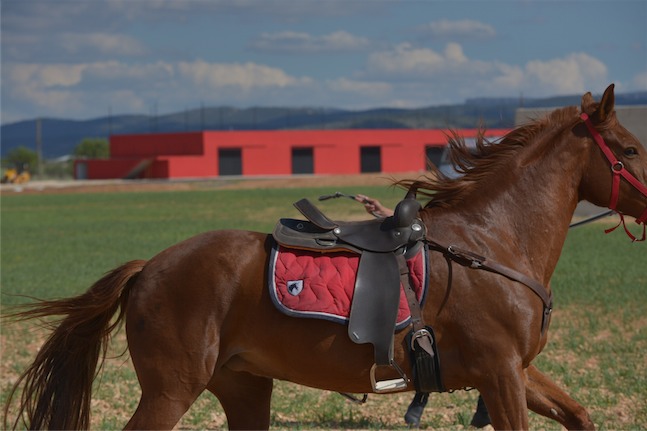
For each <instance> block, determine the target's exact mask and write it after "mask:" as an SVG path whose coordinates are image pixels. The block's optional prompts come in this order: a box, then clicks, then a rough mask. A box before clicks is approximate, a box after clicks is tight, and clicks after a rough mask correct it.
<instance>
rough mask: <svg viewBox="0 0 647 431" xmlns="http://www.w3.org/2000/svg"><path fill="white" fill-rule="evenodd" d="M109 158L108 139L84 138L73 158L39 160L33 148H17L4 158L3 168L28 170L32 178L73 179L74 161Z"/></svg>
mask: <svg viewBox="0 0 647 431" xmlns="http://www.w3.org/2000/svg"><path fill="white" fill-rule="evenodd" d="M108 158H110V144H109V142H108V140H107V139H106V138H84V139H83V140H81V142H79V143H78V144H77V145H76V146H75V147H74V151H73V152H72V157H71V158H69V159H64V160H39V157H38V153H37V152H36V151H34V150H32V149H31V148H28V147H26V146H22V145H21V146H18V147H15V148H13V149H11V150H10V151H9V152H8V153H7V155H6V156H5V157H3V158H2V168H3V169H17V170H18V171H23V170H28V171H29V172H30V174H31V175H32V176H34V175H36V176H40V175H42V177H43V178H71V177H73V172H74V171H73V170H74V160H77V159H108Z"/></svg>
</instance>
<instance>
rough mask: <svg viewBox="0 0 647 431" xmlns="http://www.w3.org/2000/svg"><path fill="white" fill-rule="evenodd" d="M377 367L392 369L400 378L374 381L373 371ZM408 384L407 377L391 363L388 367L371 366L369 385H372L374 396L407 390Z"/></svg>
mask: <svg viewBox="0 0 647 431" xmlns="http://www.w3.org/2000/svg"><path fill="white" fill-rule="evenodd" d="M378 367H389V368H393V369H394V370H395V371H397V372H398V374H399V375H400V378H397V379H391V380H380V381H376V380H375V370H376V369H377V368H378ZM408 383H409V379H408V378H407V375H406V374H405V373H404V371H402V369H401V368H400V367H399V366H398V364H397V363H395V362H393V361H392V362H391V363H390V364H389V365H377V364H373V366H372V367H371V385H373V392H375V393H376V394H384V393H388V392H396V391H401V390H403V389H406V388H407V384H408Z"/></svg>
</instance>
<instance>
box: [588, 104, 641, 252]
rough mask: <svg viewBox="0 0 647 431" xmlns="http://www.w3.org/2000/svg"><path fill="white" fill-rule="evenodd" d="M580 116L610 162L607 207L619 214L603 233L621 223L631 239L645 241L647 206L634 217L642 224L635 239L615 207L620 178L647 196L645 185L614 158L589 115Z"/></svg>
mask: <svg viewBox="0 0 647 431" xmlns="http://www.w3.org/2000/svg"><path fill="white" fill-rule="evenodd" d="M580 118H581V119H582V120H583V121H584V124H586V127H587V129H588V130H589V133H590V134H591V136H592V137H593V140H594V141H595V143H596V144H597V145H598V147H600V150H602V153H603V154H604V156H605V157H606V158H607V160H608V161H609V163H610V164H611V172H612V173H613V178H612V183H611V199H610V202H609V208H610V209H611V210H613V211H615V212H617V213H618V214H619V215H620V222H619V223H618V224H617V225H616V226H615V227H613V228H611V229H607V230H605V231H604V232H605V233H610V232H613V231H614V230H616V229H617V228H618V227H619V226H620V225H621V224H622V227H623V228H624V230H625V232H626V233H627V235H628V236H629V238H631V240H632V241H634V242H635V241H645V228H647V225H646V222H647V208H645V210H644V211H643V213H642V214H641V215H640V217H638V218H637V219H636V223H638V224H642V225H643V234H642V237H641V238H640V239H637V237H635V236H634V235H633V234H632V233H631V232H629V229H627V225H626V224H625V218H624V214H622V213H621V212H620V211H618V210H617V209H616V207H617V205H618V196H619V195H620V178H621V177H622V178H624V179H625V180H627V182H629V184H631V185H632V186H633V187H634V188H635V189H636V190H638V191H639V192H640V193H642V195H643V196H645V197H647V187H646V186H645V185H644V184H642V183H641V182H640V181H638V179H637V178H636V177H635V176H633V175H632V174H631V172H629V171H628V170H627V169H625V165H624V164H623V163H622V162H621V161H620V160H618V159H617V158H616V156H615V154H613V152H612V151H611V149H610V148H609V146H608V145H607V144H606V142H604V139H603V138H602V135H600V133H599V132H598V131H597V130H596V129H595V127H594V126H593V123H591V120H590V119H589V116H588V115H587V114H586V113H584V112H583V113H582V114H581V115H580Z"/></svg>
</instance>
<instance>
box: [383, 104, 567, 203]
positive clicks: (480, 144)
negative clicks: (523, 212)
mask: <svg viewBox="0 0 647 431" xmlns="http://www.w3.org/2000/svg"><path fill="white" fill-rule="evenodd" d="M578 114H579V110H578V109H577V107H575V106H570V107H566V108H561V109H556V110H554V111H552V112H551V113H550V114H548V115H546V116H545V117H543V118H539V119H534V120H531V121H530V122H528V123H526V124H524V125H521V126H519V127H517V128H515V129H514V130H512V131H511V132H509V133H508V134H506V135H505V136H504V137H503V138H501V139H499V140H494V141H490V140H488V139H487V138H485V136H484V133H485V129H484V128H480V129H479V132H478V134H477V137H476V149H475V151H474V149H470V148H468V147H467V145H466V144H465V140H464V138H463V137H462V136H460V135H459V134H458V132H457V131H455V130H450V131H449V133H448V134H447V145H448V147H449V158H450V161H451V163H452V165H453V167H454V169H455V170H456V171H457V172H458V173H459V174H461V175H460V176H459V177H457V178H449V177H447V176H446V175H444V174H443V173H442V172H440V171H439V170H438V168H437V167H433V169H432V174H433V175H424V176H422V177H421V178H419V179H416V180H402V181H398V182H397V183H396V184H397V185H398V186H400V187H402V188H405V189H407V190H411V189H412V188H415V189H416V191H417V193H418V195H422V196H425V197H428V198H429V202H427V204H426V205H425V208H432V207H439V208H449V207H452V206H455V205H459V204H460V203H461V202H463V201H464V200H465V198H466V196H467V195H468V194H469V193H470V192H472V191H473V190H474V189H475V188H476V187H477V186H478V184H479V183H480V182H481V181H482V180H483V179H485V178H487V177H489V176H491V175H493V174H495V173H496V172H498V171H499V167H500V166H502V165H506V164H508V163H509V161H510V159H512V158H514V157H515V156H516V155H517V154H518V153H519V151H520V150H521V149H523V148H525V147H527V146H528V145H529V144H531V143H532V142H535V141H536V140H537V139H539V138H541V137H542V136H546V135H547V134H548V133H551V132H553V131H554V130H555V129H556V128H559V129H562V128H563V127H564V126H565V125H567V124H572V123H573V122H575V121H576V120H577V119H578V118H579V117H578ZM432 166H433V165H432Z"/></svg>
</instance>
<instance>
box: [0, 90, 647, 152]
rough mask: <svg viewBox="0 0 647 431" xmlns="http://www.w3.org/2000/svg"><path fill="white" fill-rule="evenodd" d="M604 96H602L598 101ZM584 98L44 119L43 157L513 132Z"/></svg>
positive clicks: (17, 132) (624, 101)
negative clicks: (182, 138)
mask: <svg viewBox="0 0 647 431" xmlns="http://www.w3.org/2000/svg"><path fill="white" fill-rule="evenodd" d="M598 97H599V96H598ZM580 98H581V96H580V95H577V96H575V95H574V96H560V97H551V98H544V99H523V100H522V99H514V98H481V99H468V100H466V101H465V103H463V104H461V105H445V106H433V107H426V108H419V109H394V108H380V109H370V110H365V111H348V110H342V109H330V108H280V107H275V108H272V107H252V108H246V109H237V108H231V107H204V108H199V109H193V110H187V111H182V112H177V113H173V114H166V115H158V116H150V115H113V116H107V117H101V118H95V119H91V120H70V119H55V118H42V119H41V120H40V122H41V139H42V151H43V156H44V157H45V158H47V159H51V158H56V157H61V156H64V155H68V154H71V153H72V151H73V150H74V147H76V145H78V144H79V143H80V142H81V141H82V140H83V139H84V138H103V137H105V138H108V137H109V136H110V135H119V134H137V133H172V132H187V131H200V130H279V129H282V130H285V129H377V128H385V129H394V128H400V129H429V128H473V127H478V126H479V125H484V126H485V127H486V128H490V129H494V128H511V127H513V126H514V116H515V110H516V109H517V108H519V107H526V108H538V107H561V106H569V105H579V103H580ZM616 104H617V105H647V91H642V92H635V93H626V94H617V95H616ZM37 121H38V120H37V119H33V120H27V121H19V122H16V123H10V124H5V125H2V127H1V131H0V133H1V135H0V136H1V154H2V156H3V157H4V156H5V155H6V154H7V152H8V151H10V150H11V149H13V148H15V147H18V146H25V147H28V148H33V149H35V145H36V144H35V142H36V127H37V126H36V123H37Z"/></svg>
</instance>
